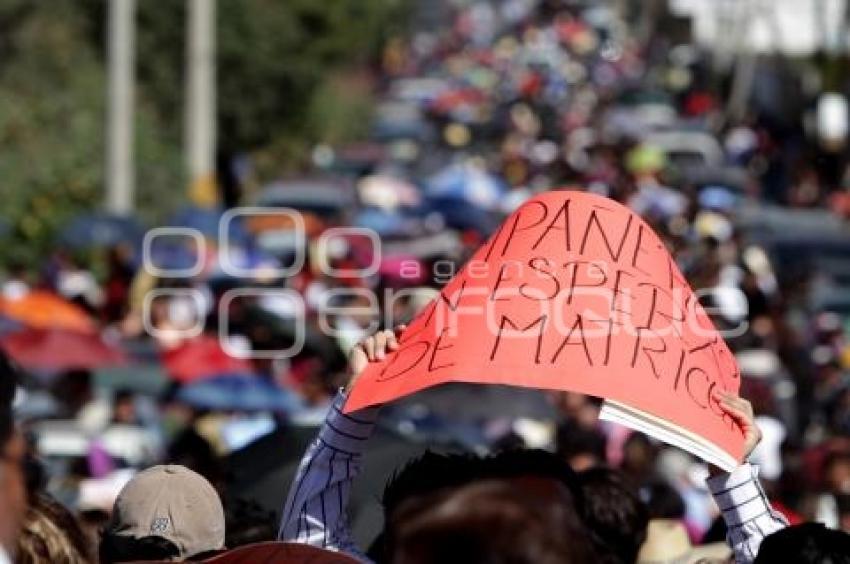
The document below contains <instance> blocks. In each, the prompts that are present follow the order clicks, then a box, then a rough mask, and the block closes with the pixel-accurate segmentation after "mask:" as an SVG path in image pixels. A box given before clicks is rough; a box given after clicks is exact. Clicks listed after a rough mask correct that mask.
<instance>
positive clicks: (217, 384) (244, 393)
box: [177, 374, 301, 413]
mask: <svg viewBox="0 0 850 564" xmlns="http://www.w3.org/2000/svg"><path fill="white" fill-rule="evenodd" d="M177 400H178V401H181V402H183V403H186V404H188V405H191V406H193V407H197V408H201V409H212V410H218V411H279V412H284V413H290V412H293V411H296V410H297V409H298V408H299V407H301V402H300V400H299V399H298V398H297V397H296V396H295V395H294V394H293V393H292V392H289V391H286V390H283V389H281V388H279V387H277V386H276V385H275V384H274V383H272V382H270V381H268V380H266V379H264V378H260V377H258V376H252V375H250V374H222V375H220V376H213V377H210V378H204V379H202V380H197V381H195V382H193V383H191V384H187V385H185V386H183V387H182V388H180V390H179V391H178V392H177Z"/></svg>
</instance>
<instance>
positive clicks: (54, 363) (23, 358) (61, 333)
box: [0, 327, 127, 372]
mask: <svg viewBox="0 0 850 564" xmlns="http://www.w3.org/2000/svg"><path fill="white" fill-rule="evenodd" d="M0 346H2V347H3V349H4V350H5V351H6V353H7V354H8V355H9V356H11V357H12V358H13V359H14V360H15V361H16V362H17V363H18V364H20V365H21V366H23V367H24V368H26V369H28V370H32V371H34V372H63V371H66V370H74V369H81V370H95V369H98V368H103V367H105V366H113V365H117V364H123V363H125V362H126V360H127V359H126V356H125V354H124V351H122V350H121V349H120V348H119V347H117V346H115V345H113V344H110V343H107V342H106V341H104V340H103V339H102V338H101V337H100V335H98V334H96V333H80V332H78V331H69V330H66V329H43V328H33V327H30V328H27V329H24V330H22V331H20V332H16V333H10V334H8V335H4V336H3V337H2V338H0Z"/></svg>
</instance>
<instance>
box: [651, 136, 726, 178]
mask: <svg viewBox="0 0 850 564" xmlns="http://www.w3.org/2000/svg"><path fill="white" fill-rule="evenodd" d="M643 142H644V143H647V144H648V145H652V146H655V147H658V148H659V149H661V150H662V151H664V153H665V154H666V155H667V160H668V162H669V163H670V164H671V165H672V166H673V167H675V168H677V169H683V170H688V169H692V168H697V167H711V168H719V167H721V166H722V165H723V148H722V147H721V146H720V142H719V141H718V140H717V139H716V138H715V137H714V136H713V135H711V134H710V133H707V132H702V131H689V130H672V131H654V132H652V133H649V134H647V135H646V136H645V137H644V138H643Z"/></svg>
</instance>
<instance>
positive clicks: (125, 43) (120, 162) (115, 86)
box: [106, 0, 136, 215]
mask: <svg viewBox="0 0 850 564" xmlns="http://www.w3.org/2000/svg"><path fill="white" fill-rule="evenodd" d="M108 10H109V16H108V18H109V21H108V26H107V27H108V43H109V45H108V48H109V52H108V59H109V62H108V65H109V84H108V91H107V96H108V98H109V101H108V110H107V111H108V115H107V134H106V189H107V195H106V207H107V209H108V210H109V211H110V212H111V213H114V214H118V215H127V214H130V213H132V212H133V190H134V186H133V184H134V182H133V172H134V171H133V80H134V74H135V73H134V72H133V71H134V57H133V51H134V48H135V47H134V32H135V25H134V21H133V19H134V14H135V10H136V0H109V8H108Z"/></svg>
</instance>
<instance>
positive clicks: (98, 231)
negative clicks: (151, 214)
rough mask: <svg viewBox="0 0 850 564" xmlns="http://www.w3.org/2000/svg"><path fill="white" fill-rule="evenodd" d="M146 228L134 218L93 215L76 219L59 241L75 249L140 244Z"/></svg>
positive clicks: (66, 228)
mask: <svg viewBox="0 0 850 564" xmlns="http://www.w3.org/2000/svg"><path fill="white" fill-rule="evenodd" d="M144 236H145V228H144V226H142V224H141V223H139V221H138V220H136V219H135V218H133V217H126V216H118V215H111V214H108V213H91V214H85V215H80V216H77V217H75V218H74V219H72V220H71V222H70V223H69V224H68V225H67V226H66V227H65V228H64V229H62V231H61V233H60V237H59V241H60V242H61V243H62V245H65V246H68V247H71V248H74V249H86V248H92V247H112V246H115V245H118V244H120V243H130V244H138V243H140V242H141V240H142V238H143V237H144Z"/></svg>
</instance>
